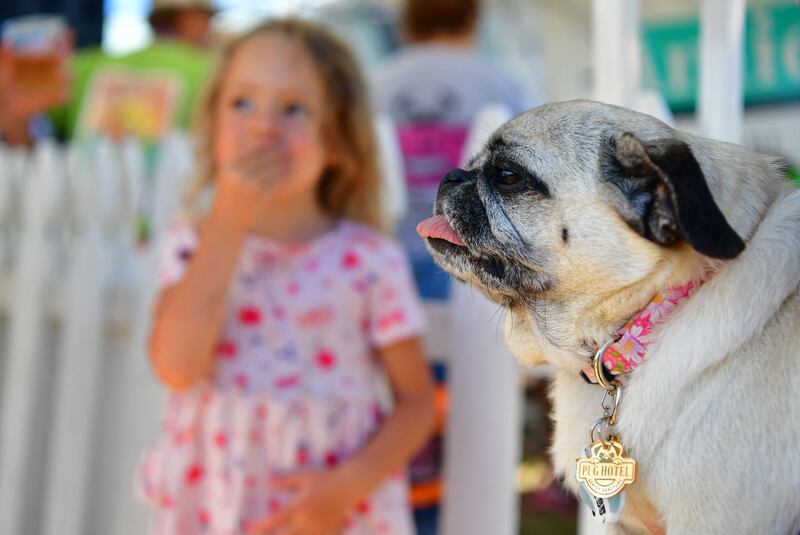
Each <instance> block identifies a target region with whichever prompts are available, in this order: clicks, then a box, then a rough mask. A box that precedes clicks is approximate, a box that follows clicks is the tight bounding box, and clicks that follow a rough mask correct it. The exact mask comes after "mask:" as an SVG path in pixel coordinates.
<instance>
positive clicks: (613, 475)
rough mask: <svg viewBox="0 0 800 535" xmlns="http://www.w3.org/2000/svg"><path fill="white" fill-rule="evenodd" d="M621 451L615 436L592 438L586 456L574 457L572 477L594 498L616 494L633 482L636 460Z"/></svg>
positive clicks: (620, 444)
mask: <svg viewBox="0 0 800 535" xmlns="http://www.w3.org/2000/svg"><path fill="white" fill-rule="evenodd" d="M624 453H625V448H624V447H623V446H622V443H621V442H619V440H617V438H616V437H611V438H610V439H608V440H596V441H594V442H592V445H591V446H589V454H588V456H587V457H582V458H579V459H577V460H576V466H575V477H576V478H577V479H578V481H580V482H581V483H582V484H583V485H584V486H585V488H586V490H587V492H589V494H591V495H593V496H595V497H597V498H611V497H612V496H616V495H617V494H619V493H620V492H622V491H623V490H624V489H625V487H626V486H627V485H630V484H632V483H633V482H634V481H636V461H634V460H633V459H630V458H627V457H625V456H624Z"/></svg>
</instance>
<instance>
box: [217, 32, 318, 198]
mask: <svg viewBox="0 0 800 535" xmlns="http://www.w3.org/2000/svg"><path fill="white" fill-rule="evenodd" d="M324 102H325V92H324V88H323V85H322V81H321V79H320V78H319V74H318V73H317V69H316V67H315V65H314V64H313V63H312V60H311V59H310V58H309V57H308V55H307V54H306V52H305V51H304V50H303V49H302V47H301V46H300V45H298V44H297V43H295V42H293V41H292V40H291V39H289V38H287V37H285V36H282V35H280V34H274V35H270V34H265V35H258V36H255V37H252V38H250V39H249V40H247V41H246V42H245V43H243V44H241V45H240V46H239V48H238V50H236V52H235V53H234V55H233V57H232V58H231V61H230V63H229V65H228V69H227V72H226V74H225V77H224V79H223V81H222V85H221V87H220V94H219V97H218V100H217V107H216V110H215V112H214V113H215V126H216V128H215V131H214V141H213V150H214V159H215V162H216V167H217V169H225V168H226V167H227V166H229V165H230V164H231V163H233V162H235V161H236V160H238V159H239V158H241V157H242V156H245V155H247V154H249V153H252V152H254V151H259V150H261V151H269V152H271V153H272V155H273V156H275V158H276V161H277V162H278V165H277V168H278V169H279V170H280V171H279V173H280V175H281V176H279V177H277V178H279V180H280V181H279V185H278V186H277V187H276V189H275V191H274V194H275V200H276V201H280V202H290V201H292V200H295V199H297V198H299V197H301V196H307V195H315V192H316V185H317V183H318V182H319V179H320V177H321V175H322V172H323V170H324V169H325V168H326V167H327V166H328V164H329V163H331V160H332V156H331V152H330V151H329V150H328V148H327V144H326V143H325V141H324V138H323V119H324Z"/></svg>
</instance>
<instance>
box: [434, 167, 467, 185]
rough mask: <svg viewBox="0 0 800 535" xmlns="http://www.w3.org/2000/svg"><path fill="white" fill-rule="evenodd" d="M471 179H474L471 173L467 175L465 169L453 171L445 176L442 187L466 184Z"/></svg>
mask: <svg viewBox="0 0 800 535" xmlns="http://www.w3.org/2000/svg"><path fill="white" fill-rule="evenodd" d="M470 178H472V177H470V175H469V173H467V172H466V171H464V170H463V169H453V170H452V171H450V172H449V173H447V174H446V175H444V178H443V179H442V184H441V185H442V186H444V185H445V184H452V183H459V182H466V181H467V180H469V179H470Z"/></svg>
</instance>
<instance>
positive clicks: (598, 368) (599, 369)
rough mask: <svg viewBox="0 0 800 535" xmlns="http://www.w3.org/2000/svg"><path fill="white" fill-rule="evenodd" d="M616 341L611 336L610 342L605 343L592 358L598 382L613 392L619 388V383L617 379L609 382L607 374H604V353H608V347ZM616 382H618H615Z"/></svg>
mask: <svg viewBox="0 0 800 535" xmlns="http://www.w3.org/2000/svg"><path fill="white" fill-rule="evenodd" d="M614 342H616V339H614V338H611V339H610V340H609V341H608V342H606V343H605V344H603V345H602V346H601V347H600V349H598V350H597V352H596V353H595V354H594V358H593V359H592V369H593V370H594V376H595V378H596V379H597V384H598V385H600V386H602V387H603V388H605V389H606V390H608V391H609V392H613V391H614V390H616V389H617V385H618V383H617V382H616V381H614V382H611V383H609V382H608V381H606V377H605V375H603V355H605V353H606V349H608V348H609V347H611V344H613V343H614ZM615 383H616V384H615Z"/></svg>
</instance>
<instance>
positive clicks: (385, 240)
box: [337, 220, 405, 259]
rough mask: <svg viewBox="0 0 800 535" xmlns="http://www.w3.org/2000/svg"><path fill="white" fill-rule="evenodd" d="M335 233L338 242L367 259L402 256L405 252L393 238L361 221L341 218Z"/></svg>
mask: <svg viewBox="0 0 800 535" xmlns="http://www.w3.org/2000/svg"><path fill="white" fill-rule="evenodd" d="M337 234H338V238H339V240H340V243H342V244H343V245H344V246H345V247H347V248H349V249H352V250H354V251H356V252H359V253H362V255H363V256H364V257H365V258H367V259H383V258H386V257H388V258H404V255H405V253H404V252H403V249H402V247H401V246H400V244H399V243H398V242H396V241H395V240H394V238H392V237H390V236H388V235H386V234H384V233H383V232H381V231H379V230H376V229H374V228H372V227H370V226H368V225H364V224H363V223H358V222H356V221H351V220H343V221H342V222H341V223H340V229H339V232H338V233H337Z"/></svg>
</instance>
